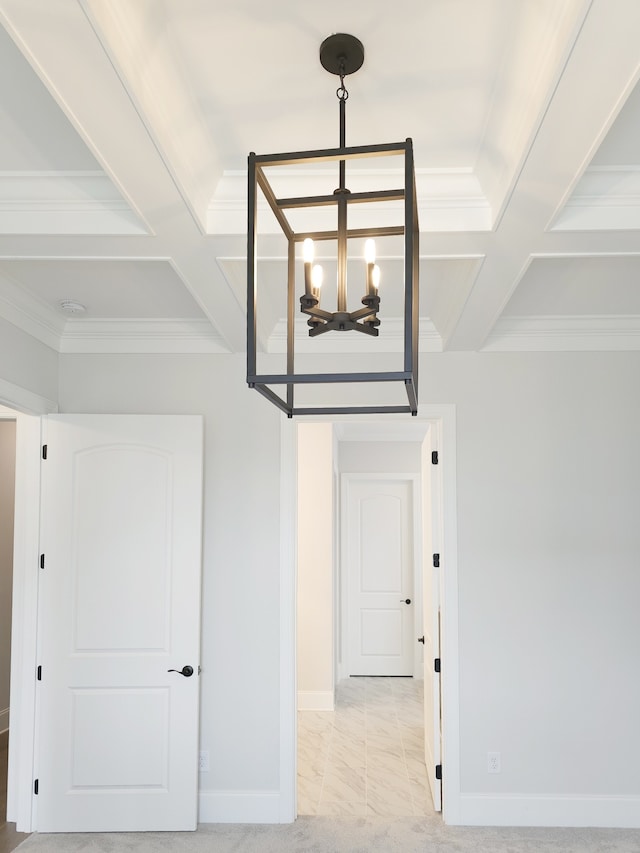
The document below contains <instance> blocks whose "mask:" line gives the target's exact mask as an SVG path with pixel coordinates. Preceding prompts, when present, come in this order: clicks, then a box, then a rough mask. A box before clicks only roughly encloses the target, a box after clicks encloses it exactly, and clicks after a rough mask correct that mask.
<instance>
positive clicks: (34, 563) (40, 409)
mask: <svg viewBox="0 0 640 853" xmlns="http://www.w3.org/2000/svg"><path fill="white" fill-rule="evenodd" d="M0 404H2V405H3V406H7V407H9V408H10V409H12V410H13V412H14V414H13V415H10V414H6V413H5V417H7V418H12V417H15V420H16V485H15V489H16V495H15V521H14V528H13V529H14V544H13V596H12V598H13V600H12V607H11V691H10V698H9V709H10V712H9V713H10V723H9V767H8V774H7V820H9V821H11V822H13V823H15V824H16V828H17V830H18V832H33V830H34V829H35V818H36V815H35V802H34V800H35V798H34V795H33V767H34V758H35V749H36V746H35V738H36V678H35V672H36V665H37V645H36V644H37V624H38V565H39V562H38V559H39V540H40V453H41V423H40V416H41V415H48V414H54V413H55V412H57V411H58V406H57V404H56V403H55V402H53V401H52V400H49V399H47V398H46V397H41V396H39V395H38V394H34V393H33V392H31V391H28V390H26V389H24V388H21V387H20V386H19V385H13V384H12V383H10V382H7V381H6V380H0ZM1 416H2V415H0V417H1Z"/></svg>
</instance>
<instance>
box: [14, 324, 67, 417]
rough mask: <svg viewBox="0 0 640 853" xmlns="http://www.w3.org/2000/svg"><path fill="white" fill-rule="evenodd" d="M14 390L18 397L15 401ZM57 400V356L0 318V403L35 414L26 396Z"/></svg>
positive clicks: (28, 397) (33, 406)
mask: <svg viewBox="0 0 640 853" xmlns="http://www.w3.org/2000/svg"><path fill="white" fill-rule="evenodd" d="M16 390H19V391H21V392H23V393H20V394H19V395H18V396H19V400H18V397H17V396H16ZM32 394H36V395H38V396H40V397H43V398H45V399H46V400H50V401H51V402H53V403H55V402H56V400H57V399H58V354H57V353H56V352H55V351H54V350H52V349H51V348H50V347H48V346H45V345H44V344H43V343H40V341H37V340H36V339H35V338H32V337H31V335H28V334H26V332H23V331H22V330H21V329H18V328H16V326H14V325H12V324H11V323H8V322H7V321H6V320H4V319H3V318H2V317H0V402H2V400H3V399H4V400H10V401H11V402H12V403H13V402H20V403H21V404H24V405H23V407H24V408H25V410H26V409H30V410H35V409H36V408H37V407H36V406H35V405H33V404H32V401H31V400H30V395H32Z"/></svg>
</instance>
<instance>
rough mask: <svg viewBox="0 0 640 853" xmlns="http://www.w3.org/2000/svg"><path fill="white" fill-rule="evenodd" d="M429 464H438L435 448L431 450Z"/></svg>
mask: <svg viewBox="0 0 640 853" xmlns="http://www.w3.org/2000/svg"><path fill="white" fill-rule="evenodd" d="M431 464H432V465H437V464H438V451H437V450H432V451H431Z"/></svg>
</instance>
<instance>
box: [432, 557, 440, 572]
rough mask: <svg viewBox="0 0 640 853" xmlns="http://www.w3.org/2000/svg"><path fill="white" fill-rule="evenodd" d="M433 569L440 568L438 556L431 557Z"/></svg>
mask: <svg viewBox="0 0 640 853" xmlns="http://www.w3.org/2000/svg"><path fill="white" fill-rule="evenodd" d="M433 568H434V569H439V568H440V554H434V555H433Z"/></svg>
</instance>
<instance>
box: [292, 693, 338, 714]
mask: <svg viewBox="0 0 640 853" xmlns="http://www.w3.org/2000/svg"><path fill="white" fill-rule="evenodd" d="M334 709H335V694H334V691H333V690H298V711H333V710H334Z"/></svg>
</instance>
